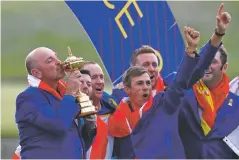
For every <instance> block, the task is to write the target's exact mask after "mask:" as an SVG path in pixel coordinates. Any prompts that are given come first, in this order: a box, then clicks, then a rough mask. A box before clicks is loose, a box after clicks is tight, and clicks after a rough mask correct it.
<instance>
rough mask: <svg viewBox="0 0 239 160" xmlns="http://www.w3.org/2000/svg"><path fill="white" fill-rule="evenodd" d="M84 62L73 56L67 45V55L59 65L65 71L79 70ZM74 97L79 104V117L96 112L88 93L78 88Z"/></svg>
mask: <svg viewBox="0 0 239 160" xmlns="http://www.w3.org/2000/svg"><path fill="white" fill-rule="evenodd" d="M84 63H85V61H84V60H83V58H81V57H76V56H73V55H72V53H71V49H70V47H68V57H67V59H66V60H65V61H64V62H63V63H62V64H61V65H62V68H63V69H64V70H65V72H72V71H74V70H80V69H81V68H82V67H83V65H84ZM75 98H76V101H77V103H78V104H80V106H81V113H80V114H79V115H78V116H79V117H84V116H88V115H92V114H96V113H97V111H96V109H95V106H94V105H93V104H92V101H91V100H90V98H89V96H88V95H86V94H85V93H83V92H81V91H80V90H79V92H78V93H77V95H76V97H75Z"/></svg>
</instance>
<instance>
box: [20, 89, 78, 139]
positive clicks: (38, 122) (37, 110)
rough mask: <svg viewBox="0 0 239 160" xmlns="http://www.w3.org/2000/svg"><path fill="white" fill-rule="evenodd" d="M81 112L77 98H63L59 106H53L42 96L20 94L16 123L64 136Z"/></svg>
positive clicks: (39, 94)
mask: <svg viewBox="0 0 239 160" xmlns="http://www.w3.org/2000/svg"><path fill="white" fill-rule="evenodd" d="M78 112H79V107H78V104H77V103H75V98H74V97H72V96H70V95H65V96H63V99H62V101H61V102H60V105H59V106H51V104H49V102H48V101H47V99H46V98H45V97H44V96H43V95H42V94H41V93H38V94H24V93H22V94H20V95H19V96H18V98H17V108H16V122H17V123H18V122H20V121H25V122H28V123H30V124H32V125H35V126H37V127H39V128H42V129H44V130H46V131H49V132H52V133H55V134H58V135H64V134H65V133H66V131H67V130H68V129H69V128H70V126H71V124H72V122H73V119H74V118H75V116H76V114H77V113H78Z"/></svg>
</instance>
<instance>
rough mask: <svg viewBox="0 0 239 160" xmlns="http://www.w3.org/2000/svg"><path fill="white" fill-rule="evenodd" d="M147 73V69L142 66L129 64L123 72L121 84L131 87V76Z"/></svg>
mask: <svg viewBox="0 0 239 160" xmlns="http://www.w3.org/2000/svg"><path fill="white" fill-rule="evenodd" d="M144 73H147V74H149V73H148V71H147V70H146V69H145V68H144V67H142V66H131V67H129V68H128V69H127V70H126V71H125V72H124V74H123V84H124V86H126V87H129V88H130V87H131V81H132V78H134V77H138V76H141V75H143V74H144Z"/></svg>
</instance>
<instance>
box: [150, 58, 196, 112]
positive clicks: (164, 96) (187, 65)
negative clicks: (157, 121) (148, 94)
mask: <svg viewBox="0 0 239 160" xmlns="http://www.w3.org/2000/svg"><path fill="white" fill-rule="evenodd" d="M198 61H199V57H190V56H188V55H187V54H185V55H184V58H183V60H182V62H181V64H180V67H179V69H178V71H177V74H176V75H175V78H174V80H173V81H172V82H171V83H170V85H169V86H168V87H167V90H166V91H165V92H163V93H160V94H158V95H157V96H156V97H155V98H154V101H156V100H157V102H155V103H156V104H157V105H155V106H160V105H161V102H160V101H161V100H163V107H164V109H165V111H166V112H167V113H168V114H173V113H174V112H175V110H176V109H177V108H178V106H179V104H180V101H181V98H182V97H183V96H184V90H187V89H189V86H188V83H189V79H190V76H191V73H192V72H193V70H194V68H195V66H196V65H197V63H198Z"/></svg>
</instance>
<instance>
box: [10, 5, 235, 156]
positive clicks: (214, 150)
mask: <svg viewBox="0 0 239 160" xmlns="http://www.w3.org/2000/svg"><path fill="white" fill-rule="evenodd" d="M223 7H224V5H223V4H221V6H220V7H219V10H218V12H217V16H216V29H215V31H214V33H213V35H212V36H211V38H210V40H209V41H208V42H207V43H206V44H205V45H204V46H203V47H202V49H201V50H200V52H199V53H197V47H198V44H199V40H200V33H199V32H198V31H196V30H194V29H193V28H190V27H185V28H184V38H185V40H186V48H185V54H184V57H183V59H182V62H181V64H180V66H179V68H178V70H177V72H174V73H171V74H169V75H168V76H167V77H166V78H162V77H161V75H160V73H159V72H158V65H159V62H158V59H157V55H156V53H155V50H154V49H153V48H152V47H151V46H148V45H143V46H141V47H140V48H138V49H136V50H135V52H134V53H133V54H132V56H131V60H130V65H131V66H130V67H129V68H128V69H127V70H126V71H125V72H124V74H123V78H122V82H121V83H119V84H118V85H116V87H115V88H114V89H113V91H112V95H110V94H108V93H106V92H104V85H105V82H104V73H103V71H102V68H101V67H100V65H99V64H97V63H96V62H87V63H85V64H84V66H83V67H82V68H81V69H80V70H75V71H72V72H71V73H68V74H67V76H66V74H65V72H64V69H63V68H62V66H61V61H60V60H59V59H58V58H57V56H56V54H55V52H54V51H52V50H51V49H49V48H46V47H39V48H36V49H34V50H33V51H32V52H31V53H29V54H28V56H27V57H26V69H27V72H28V83H29V87H28V88H26V89H25V90H24V91H23V92H22V93H20V94H19V95H18V97H17V100H16V123H17V126H18V130H19V146H18V147H17V150H16V152H15V154H14V156H13V159H111V158H119V159H135V158H139V159H149V158H153V159H159V158H163V159H164V158H165V159H166V158H180V159H181V158H182V159H184V158H196V159H204V158H213V159H219V158H220V159H224V158H225V159H226V158H235V159H236V158H239V146H238V145H239V142H238V141H239V139H238V138H236V139H235V140H234V139H230V135H231V134H232V133H233V132H235V131H236V130H237V129H238V128H239V127H238V126H239V116H238V115H239V78H238V77H236V78H235V79H234V80H232V81H231V83H229V78H228V76H227V74H226V70H227V68H228V63H227V56H228V55H227V51H226V49H225V47H224V46H223V45H222V39H223V37H224V35H225V32H226V30H227V28H228V26H229V24H230V21H231V16H230V14H229V13H227V12H223ZM64 77H66V81H63V80H62V79H63V78H64ZM79 90H80V91H81V92H83V93H85V94H86V95H88V96H89V97H90V99H91V100H92V102H93V105H94V106H95V109H96V110H97V114H94V115H89V116H85V117H79V116H78V115H79V114H80V113H81V106H80V105H79V104H78V103H77V102H76V100H75V97H76V95H77V93H78V92H79ZM225 138H227V141H225V140H224V139H225ZM236 144H238V145H236ZM232 146H233V147H232ZM237 147H238V148H237Z"/></svg>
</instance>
